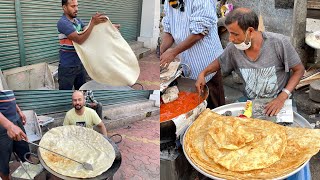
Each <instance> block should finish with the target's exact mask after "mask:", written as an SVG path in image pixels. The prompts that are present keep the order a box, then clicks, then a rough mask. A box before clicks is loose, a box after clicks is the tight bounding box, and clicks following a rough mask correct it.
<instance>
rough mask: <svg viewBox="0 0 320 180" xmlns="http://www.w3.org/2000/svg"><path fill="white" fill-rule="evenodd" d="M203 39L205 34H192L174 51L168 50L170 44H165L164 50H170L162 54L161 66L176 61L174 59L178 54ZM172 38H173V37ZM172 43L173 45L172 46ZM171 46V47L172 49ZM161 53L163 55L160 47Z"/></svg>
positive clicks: (173, 49)
mask: <svg viewBox="0 0 320 180" xmlns="http://www.w3.org/2000/svg"><path fill="white" fill-rule="evenodd" d="M166 34H167V33H166ZM170 36H171V35H170ZM203 37H204V35H203V34H190V35H189V36H188V37H187V38H186V39H185V40H184V41H182V42H181V43H179V44H178V45H177V46H176V47H174V48H172V49H168V48H169V47H168V46H169V44H170V42H169V43H167V44H164V47H163V49H165V48H167V49H168V50H166V51H164V52H163V53H162V55H161V56H160V66H163V65H165V64H169V63H170V62H171V61H173V60H174V58H175V57H176V56H177V55H178V54H180V53H182V52H183V51H185V50H187V49H189V48H191V47H192V46H193V45H194V44H196V43H197V42H198V41H200V40H201V39H202V38H203ZM166 38H168V40H169V41H170V39H169V37H166ZM171 38H172V36H171ZM172 43H173V42H172ZM172 43H171V45H172ZM171 45H170V47H171ZM160 53H161V47H160Z"/></svg>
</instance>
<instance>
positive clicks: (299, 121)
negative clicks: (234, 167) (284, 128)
mask: <svg viewBox="0 0 320 180" xmlns="http://www.w3.org/2000/svg"><path fill="white" fill-rule="evenodd" d="M245 105H246V103H245V102H241V103H232V104H227V105H224V106H220V107H217V108H215V109H212V110H211V111H213V112H215V113H218V114H224V113H225V112H226V111H231V113H232V116H239V115H240V114H242V112H243V110H244V107H245ZM293 121H294V122H293V124H292V125H290V127H303V128H310V129H311V128H312V127H311V125H310V123H309V122H308V121H307V120H306V119H305V118H303V117H302V116H301V115H299V114H298V113H296V112H293ZM189 128H190V126H189ZM189 128H188V129H187V130H186V133H185V134H184V135H183V138H182V140H181V143H182V144H184V140H185V138H184V137H185V136H186V134H187V132H188V131H189ZM183 153H184V154H185V156H186V158H187V160H188V161H189V163H190V164H191V165H192V166H193V167H194V168H195V169H196V170H197V171H199V172H200V173H201V174H203V175H205V176H207V177H209V178H211V179H216V180H223V178H220V177H217V176H214V175H212V174H209V173H207V172H205V171H204V170H202V169H201V168H200V167H198V166H197V165H196V164H195V163H194V162H193V161H192V159H191V158H190V157H189V156H188V154H187V153H186V151H185V148H183ZM308 162H309V160H308V161H306V162H305V163H303V164H302V165H301V166H300V167H297V168H296V169H295V170H293V171H292V172H290V173H288V174H287V175H284V176H282V177H278V178H275V180H282V179H286V178H287V177H290V176H292V175H293V174H295V173H297V172H298V171H300V170H301V169H302V168H304V167H305V166H306V165H307V163H308Z"/></svg>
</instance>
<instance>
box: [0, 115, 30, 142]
mask: <svg viewBox="0 0 320 180" xmlns="http://www.w3.org/2000/svg"><path fill="white" fill-rule="evenodd" d="M0 125H1V126H2V127H4V128H5V129H6V130H7V134H8V136H9V137H10V138H11V139H13V140H15V141H21V140H22V139H25V140H28V137H27V135H26V134H25V133H24V132H23V131H22V130H21V128H20V127H18V126H16V125H14V124H13V123H12V122H11V121H9V120H8V119H7V118H6V117H5V116H4V115H3V114H2V113H0Z"/></svg>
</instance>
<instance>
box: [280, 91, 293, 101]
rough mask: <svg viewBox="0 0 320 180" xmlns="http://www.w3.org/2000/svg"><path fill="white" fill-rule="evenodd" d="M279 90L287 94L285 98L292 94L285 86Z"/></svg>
mask: <svg viewBox="0 0 320 180" xmlns="http://www.w3.org/2000/svg"><path fill="white" fill-rule="evenodd" d="M281 91H282V92H284V93H285V94H286V95H287V99H289V98H290V97H291V95H292V94H291V92H290V91H289V90H288V89H286V88H283V89H282V90H281Z"/></svg>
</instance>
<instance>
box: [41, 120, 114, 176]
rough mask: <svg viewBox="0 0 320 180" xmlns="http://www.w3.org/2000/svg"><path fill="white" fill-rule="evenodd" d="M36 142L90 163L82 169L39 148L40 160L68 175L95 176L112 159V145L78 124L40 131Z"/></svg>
mask: <svg viewBox="0 0 320 180" xmlns="http://www.w3.org/2000/svg"><path fill="white" fill-rule="evenodd" d="M39 145H40V146H42V147H45V148H47V149H50V150H52V151H55V152H58V153H60V154H62V155H65V156H67V157H69V158H72V159H75V160H77V161H79V162H87V163H90V164H92V166H93V170H92V171H91V170H86V169H84V168H83V166H82V165H81V164H79V163H77V162H74V161H71V160H69V159H66V158H63V157H61V156H59V155H56V154H54V153H51V152H49V151H47V150H45V149H42V148H40V149H39V151H40V154H41V157H42V159H43V160H44V162H45V164H46V165H47V166H48V167H49V168H51V169H52V170H53V171H55V172H57V173H59V174H61V175H64V176H69V177H75V178H91V177H96V176H98V175H100V174H102V173H103V172H105V171H107V170H108V169H109V168H110V167H111V166H112V164H113V161H114V159H115V151H114V149H113V146H112V145H111V144H110V143H109V142H108V141H107V140H106V139H105V138H104V137H103V136H102V135H101V134H99V133H97V132H96V131H94V130H92V129H89V128H84V127H79V126H61V127H56V128H53V129H51V130H50V131H48V132H47V133H45V134H44V136H43V137H42V139H41V141H40V143H39Z"/></svg>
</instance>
